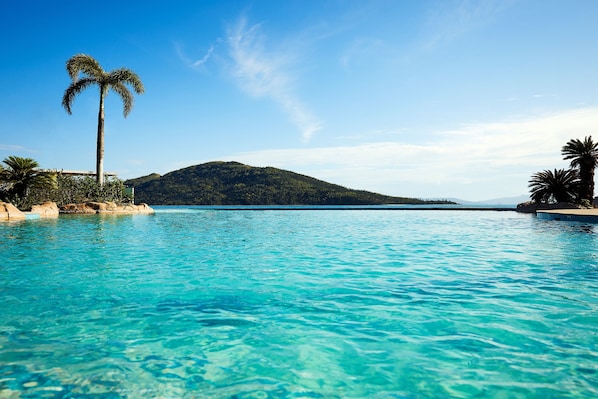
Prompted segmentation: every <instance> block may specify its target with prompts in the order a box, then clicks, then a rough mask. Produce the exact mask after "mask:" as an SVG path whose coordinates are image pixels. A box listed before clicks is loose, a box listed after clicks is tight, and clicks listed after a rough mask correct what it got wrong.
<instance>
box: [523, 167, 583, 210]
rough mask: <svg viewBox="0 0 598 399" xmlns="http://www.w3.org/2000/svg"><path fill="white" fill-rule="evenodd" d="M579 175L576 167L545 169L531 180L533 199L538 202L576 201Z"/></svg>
mask: <svg viewBox="0 0 598 399" xmlns="http://www.w3.org/2000/svg"><path fill="white" fill-rule="evenodd" d="M578 186H579V176H578V174H577V171H576V170H575V169H568V170H565V169H555V170H554V172H553V171H551V170H545V171H543V172H538V173H535V174H534V175H532V178H531V180H530V181H529V187H530V189H531V190H530V191H531V199H532V201H534V202H536V203H541V204H545V203H554V202H575V200H576V199H577V198H576V196H577V190H578Z"/></svg>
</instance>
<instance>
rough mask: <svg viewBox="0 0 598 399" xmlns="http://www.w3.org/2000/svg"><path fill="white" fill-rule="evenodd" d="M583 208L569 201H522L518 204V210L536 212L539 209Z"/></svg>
mask: <svg viewBox="0 0 598 399" xmlns="http://www.w3.org/2000/svg"><path fill="white" fill-rule="evenodd" d="M578 208H581V207H580V206H579V205H576V204H571V203H569V202H559V203H556V204H539V203H536V202H534V201H528V202H522V203H521V204H517V212H522V213H535V212H536V211H537V210H549V209H578Z"/></svg>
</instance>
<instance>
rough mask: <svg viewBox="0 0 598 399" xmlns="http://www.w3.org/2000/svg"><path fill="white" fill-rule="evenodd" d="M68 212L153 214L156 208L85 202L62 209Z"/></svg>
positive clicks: (62, 211) (144, 205) (145, 205)
mask: <svg viewBox="0 0 598 399" xmlns="http://www.w3.org/2000/svg"><path fill="white" fill-rule="evenodd" d="M60 212H61V213H66V214H96V213H99V214H103V215H104V214H106V215H135V214H146V215H147V214H152V213H154V210H153V209H152V208H151V207H150V206H149V205H147V204H139V205H134V204H122V205H118V204H116V203H114V202H87V203H85V204H68V205H65V206H63V207H62V208H61V209H60Z"/></svg>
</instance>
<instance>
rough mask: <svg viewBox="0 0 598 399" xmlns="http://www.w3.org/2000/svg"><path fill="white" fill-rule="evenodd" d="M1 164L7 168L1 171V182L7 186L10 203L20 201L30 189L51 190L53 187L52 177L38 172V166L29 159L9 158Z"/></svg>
mask: <svg viewBox="0 0 598 399" xmlns="http://www.w3.org/2000/svg"><path fill="white" fill-rule="evenodd" d="M3 162H4V164H5V165H6V166H7V168H5V169H3V170H2V180H4V182H6V184H8V186H9V189H8V196H9V199H10V200H11V201H16V202H18V201H22V200H23V199H24V198H25V197H26V196H27V193H28V191H29V189H30V188H40V189H51V188H54V186H55V182H54V180H53V179H52V177H51V176H50V175H48V174H45V173H42V172H40V171H39V170H38V169H37V168H38V167H39V164H38V163H37V161H35V160H33V159H31V158H21V157H15V156H10V157H8V158H5V159H4V161H3Z"/></svg>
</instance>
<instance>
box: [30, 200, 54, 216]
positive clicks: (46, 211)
mask: <svg viewBox="0 0 598 399" xmlns="http://www.w3.org/2000/svg"><path fill="white" fill-rule="evenodd" d="M31 213H37V214H38V215H39V217H40V218H55V217H58V214H59V210H58V205H56V203H55V202H52V201H47V202H44V203H43V204H41V205H33V206H32V207H31Z"/></svg>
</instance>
